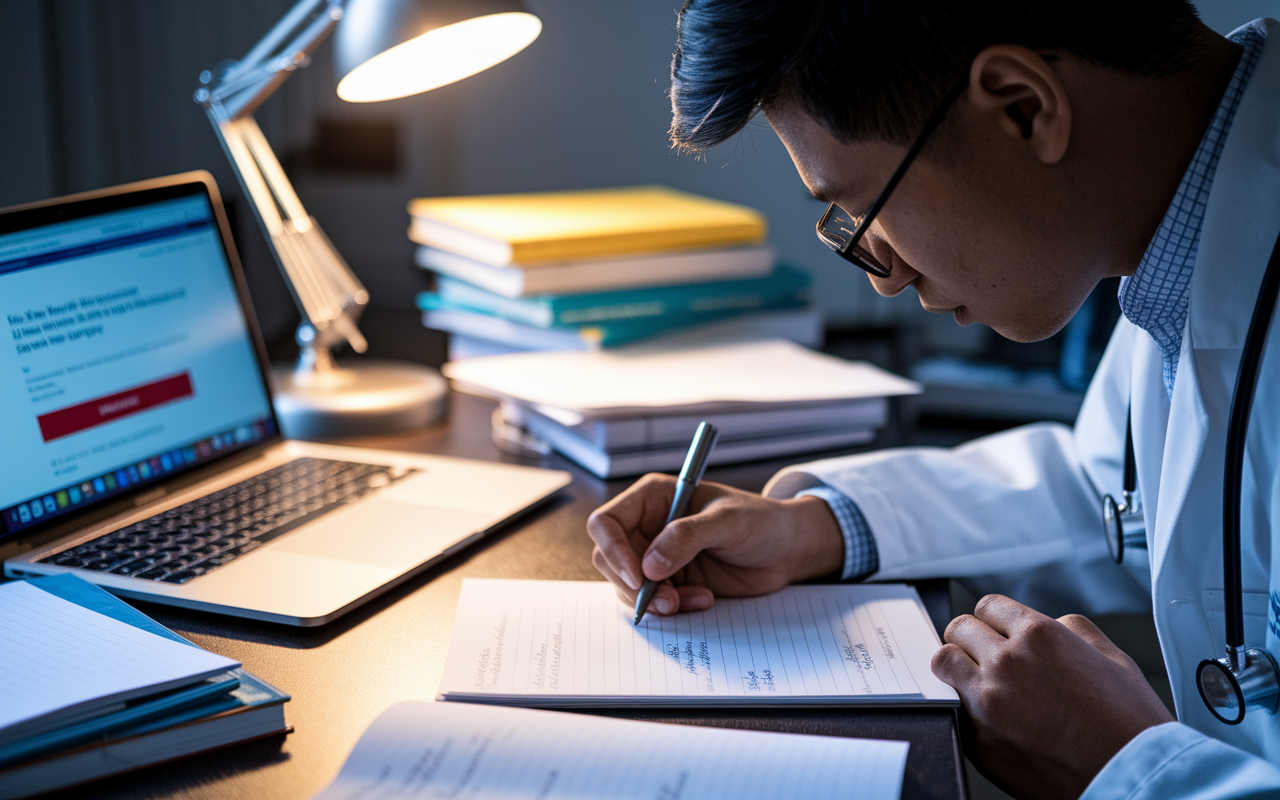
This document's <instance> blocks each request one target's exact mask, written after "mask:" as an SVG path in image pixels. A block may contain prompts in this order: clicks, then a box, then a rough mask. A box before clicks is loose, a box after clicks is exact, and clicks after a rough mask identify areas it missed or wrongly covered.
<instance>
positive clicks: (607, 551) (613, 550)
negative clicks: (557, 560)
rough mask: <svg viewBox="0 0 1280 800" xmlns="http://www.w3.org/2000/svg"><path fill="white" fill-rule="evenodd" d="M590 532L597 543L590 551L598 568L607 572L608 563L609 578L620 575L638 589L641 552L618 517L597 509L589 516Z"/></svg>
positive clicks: (588, 528)
mask: <svg viewBox="0 0 1280 800" xmlns="http://www.w3.org/2000/svg"><path fill="white" fill-rule="evenodd" d="M587 534H588V535H589V536H590V537H591V541H593V542H595V544H596V546H595V549H594V550H592V552H591V562H592V563H593V564H595V566H596V569H598V570H600V571H601V572H602V573H605V570H604V567H605V566H607V567H608V568H609V572H607V573H605V577H607V578H609V580H614V578H617V580H618V581H621V582H622V583H623V584H625V585H626V586H627V588H628V589H630V590H631V591H633V592H635V591H639V589H640V581H641V578H640V556H638V555H636V551H635V550H634V549H633V548H632V547H631V542H630V540H629V539H628V537H627V534H626V531H625V530H624V529H623V528H622V526H621V525H619V524H618V521H617V520H615V519H613V518H612V517H610V516H607V515H603V514H601V513H600V512H599V511H597V512H596V513H595V514H592V515H591V517H590V519H588V520H587Z"/></svg>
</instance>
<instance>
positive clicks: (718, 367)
mask: <svg viewBox="0 0 1280 800" xmlns="http://www.w3.org/2000/svg"><path fill="white" fill-rule="evenodd" d="M443 371H444V374H445V375H446V376H448V377H449V378H452V379H453V381H454V383H455V385H457V386H458V387H459V388H461V389H464V390H468V391H472V392H475V393H477V394H482V395H486V396H489V397H496V398H498V399H508V398H510V399H514V400H521V401H523V402H526V403H532V404H538V405H543V406H551V407H554V408H564V409H569V410H573V411H577V412H578V413H581V414H583V415H584V416H592V417H606V416H619V417H622V416H635V415H637V414H640V413H645V412H653V411H655V410H658V409H665V410H666V411H667V413H675V412H676V411H677V410H680V411H682V412H684V413H689V414H695V413H712V412H714V411H717V410H722V409H725V408H729V407H738V408H739V409H740V408H741V406H742V405H744V404H748V403H752V404H758V406H757V409H758V410H763V409H765V408H767V407H774V408H777V407H782V406H792V407H799V406H805V405H808V406H817V405H830V404H831V403H832V402H834V401H838V400H854V399H859V398H866V397H892V396H894V395H904V394H917V393H919V391H920V385H919V384H918V383H915V382H914V381H909V380H907V379H905V378H901V377H899V376H897V375H894V374H892V373H890V372H886V371H885V370H882V369H880V368H879V367H876V366H873V365H871V364H867V363H865V362H857V361H845V360H843V359H840V358H836V357H835V356H830V355H826V354H825V353H818V352H815V351H813V350H809V349H806V348H804V347H801V346H800V345H798V344H795V343H794V342H788V341H784V340H763V341H750V342H736V343H731V344H718V345H712V346H701V345H699V346H683V345H679V346H674V345H672V344H671V343H655V344H649V345H645V344H643V343H638V344H635V345H632V346H630V347H625V348H616V349H613V350H599V351H593V352H567V351H566V352H533V353H514V354H511V355H500V356H489V357H486V358H473V359H469V360H467V361H455V362H451V363H448V364H445V366H444V370H443Z"/></svg>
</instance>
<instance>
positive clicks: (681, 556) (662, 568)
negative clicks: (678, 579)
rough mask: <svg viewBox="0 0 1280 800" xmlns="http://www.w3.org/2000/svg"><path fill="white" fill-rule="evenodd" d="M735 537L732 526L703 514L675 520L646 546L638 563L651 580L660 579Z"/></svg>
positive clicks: (736, 533)
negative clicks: (647, 547) (700, 554)
mask: <svg viewBox="0 0 1280 800" xmlns="http://www.w3.org/2000/svg"><path fill="white" fill-rule="evenodd" d="M739 535H740V532H739V531H738V530H737V527H736V526H734V525H730V524H725V520H723V519H717V518H716V517H714V516H713V515H711V514H707V513H698V514H694V515H693V516H689V517H684V518H682V519H678V520H675V521H674V522H672V523H671V524H670V525H668V526H666V527H665V528H663V529H662V533H659V534H658V535H657V536H656V537H654V540H653V541H652V542H650V543H649V549H648V550H647V551H646V552H645V554H644V558H643V560H642V561H641V564H642V567H643V569H644V574H645V576H646V577H649V578H653V579H654V580H664V579H666V578H668V577H670V576H671V575H674V574H675V573H676V572H677V571H679V570H680V569H681V568H682V567H684V566H686V565H687V564H688V563H689V562H690V561H693V559H694V558H696V557H697V555H698V554H699V553H701V552H702V551H703V550H707V549H709V548H712V547H717V546H720V545H723V544H725V543H726V542H727V541H729V540H730V539H733V538H734V537H737V536H739Z"/></svg>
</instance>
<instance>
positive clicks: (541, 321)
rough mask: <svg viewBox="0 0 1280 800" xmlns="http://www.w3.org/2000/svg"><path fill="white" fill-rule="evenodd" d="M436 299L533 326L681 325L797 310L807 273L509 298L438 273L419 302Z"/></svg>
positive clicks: (786, 270)
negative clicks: (677, 322) (435, 288)
mask: <svg viewBox="0 0 1280 800" xmlns="http://www.w3.org/2000/svg"><path fill="white" fill-rule="evenodd" d="M433 296H434V297H435V298H438V300H439V302H441V303H443V304H444V305H446V306H449V307H453V308H462V309H469V310H471V311H479V312H483V313H487V314H492V315H494V316H499V317H503V318H505V319H509V320H511V321H512V322H518V323H521V324H524V325H531V326H533V327H537V328H582V327H586V326H592V325H610V324H637V323H644V322H650V323H661V324H664V326H665V324H667V321H668V320H681V324H686V325H687V324H696V323H697V322H700V321H708V320H712V319H718V318H722V317H725V316H730V315H732V314H738V313H742V312H746V311H765V310H780V309H787V308H800V307H803V306H805V305H807V304H808V302H809V275H808V273H806V272H804V271H803V270H800V269H797V268H796V267H790V266H786V265H782V266H779V267H778V268H777V269H776V270H774V272H773V273H772V274H771V275H767V276H764V277H758V278H740V279H737V280H727V281H712V282H709V283H691V284H682V285H673V286H652V287H646V288H643V289H626V290H622V291H613V292H598V293H595V294H567V295H537V296H535V297H526V298H513V297H504V296H502V295H500V294H495V293H493V292H490V291H488V290H486V289H482V288H480V287H478V286H474V285H472V284H469V283H466V282H464V281H460V280H457V279H456V278H450V277H447V276H443V275H442V276H439V278H438V291H437V292H435V293H434V294H433V293H430V292H424V293H423V294H422V295H420V296H419V298H418V302H419V306H420V307H422V308H423V310H429V307H428V305H427V304H429V303H431V302H435V301H433V300H431V297H433Z"/></svg>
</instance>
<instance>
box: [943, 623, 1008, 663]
mask: <svg viewBox="0 0 1280 800" xmlns="http://www.w3.org/2000/svg"><path fill="white" fill-rule="evenodd" d="M942 641H944V642H946V643H947V644H951V645H954V646H956V647H959V648H960V649H961V650H963V651H964V652H965V654H966V655H967V656H968V657H969V658H970V659H971V660H973V661H975V662H977V663H979V664H981V663H982V662H983V661H986V660H988V659H991V658H994V657H995V655H996V654H997V653H998V652H999V651H1000V648H1001V647H1003V646H1005V645H1007V644H1008V643H1009V640H1008V639H1006V638H1005V637H1004V636H1002V635H1001V634H1000V633H998V632H997V631H995V630H994V629H992V627H991V626H990V625H988V624H987V623H986V622H984V621H983V620H980V619H978V618H977V617H975V616H972V615H970V614H961V615H960V616H958V617H956V618H955V619H953V620H951V624H950V625H948V626H947V629H946V630H945V631H943V633H942Z"/></svg>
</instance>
